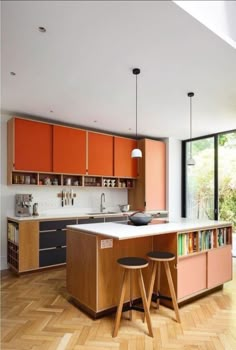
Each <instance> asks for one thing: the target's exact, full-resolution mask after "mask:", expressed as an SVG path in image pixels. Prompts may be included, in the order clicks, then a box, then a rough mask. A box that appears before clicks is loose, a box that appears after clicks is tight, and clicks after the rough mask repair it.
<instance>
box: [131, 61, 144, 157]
mask: <svg viewBox="0 0 236 350" xmlns="http://www.w3.org/2000/svg"><path fill="white" fill-rule="evenodd" d="M133 74H134V75H135V76H136V140H137V124H138V111H137V110H138V108H137V106H138V78H137V76H138V74H140V69H139V68H134V69H133ZM131 157H132V158H142V151H141V150H140V149H139V148H134V149H133V150H132V152H131Z"/></svg>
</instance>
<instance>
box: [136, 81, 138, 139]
mask: <svg viewBox="0 0 236 350" xmlns="http://www.w3.org/2000/svg"><path fill="white" fill-rule="evenodd" d="M137 130H138V77H137V75H136V140H137V135H138V133H137Z"/></svg>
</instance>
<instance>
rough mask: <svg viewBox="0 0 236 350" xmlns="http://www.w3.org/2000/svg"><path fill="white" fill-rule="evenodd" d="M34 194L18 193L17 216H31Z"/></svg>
mask: <svg viewBox="0 0 236 350" xmlns="http://www.w3.org/2000/svg"><path fill="white" fill-rule="evenodd" d="M32 199H33V196H32V194H16V202H15V214H16V216H21V217H23V216H31V210H30V207H31V204H30V203H31V202H32Z"/></svg>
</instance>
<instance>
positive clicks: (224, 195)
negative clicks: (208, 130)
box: [218, 131, 236, 229]
mask: <svg viewBox="0 0 236 350" xmlns="http://www.w3.org/2000/svg"><path fill="white" fill-rule="evenodd" d="M218 150H219V151H218V166H219V171H218V179H219V220H227V221H231V222H233V225H234V229H236V131H235V132H232V133H227V134H221V135H219V137H218Z"/></svg>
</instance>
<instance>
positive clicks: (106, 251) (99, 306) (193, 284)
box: [67, 225, 232, 319]
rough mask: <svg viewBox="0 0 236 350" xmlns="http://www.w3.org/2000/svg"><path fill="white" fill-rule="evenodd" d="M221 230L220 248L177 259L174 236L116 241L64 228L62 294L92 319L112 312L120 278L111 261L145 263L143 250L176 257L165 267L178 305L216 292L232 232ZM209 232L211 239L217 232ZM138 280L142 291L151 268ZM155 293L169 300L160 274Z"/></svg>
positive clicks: (227, 271) (227, 264) (228, 264)
mask: <svg viewBox="0 0 236 350" xmlns="http://www.w3.org/2000/svg"><path fill="white" fill-rule="evenodd" d="M87 226H90V225H87ZM158 226H159V227H160V226H161V225H158ZM226 229H227V231H226V232H227V235H226V236H225V243H224V244H223V245H222V246H218V247H216V246H215V247H212V248H211V249H204V250H201V251H200V249H199V248H198V251H197V252H192V253H191V254H186V255H185V256H180V255H178V252H179V251H178V236H179V234H180V232H171V233H165V234H157V235H152V236H151V235H149V236H146V237H139V238H130V239H121V240H119V239H114V238H110V237H108V236H105V235H104V236H103V235H101V234H95V233H94V232H85V230H83V231H82V230H80V229H79V228H73V226H70V227H69V228H68V229H67V290H68V292H69V294H70V295H71V297H72V301H73V303H74V304H75V305H76V306H78V307H79V308H80V309H81V310H83V311H84V312H86V313H87V314H88V315H90V316H91V317H92V318H94V319H96V318H99V317H102V316H104V315H107V314H109V313H113V312H115V311H116V307H117V305H118V302H119V296H120V289H121V284H122V276H123V270H122V269H121V268H120V266H119V265H118V264H117V259H118V258H121V257H125V256H138V257H143V258H147V255H146V254H147V253H148V252H149V251H152V250H159V251H168V252H171V253H173V254H175V256H176V258H175V260H173V261H171V262H170V268H171V274H172V278H173V283H174V288H175V292H176V295H177V302H178V304H179V306H181V305H182V304H184V303H186V302H189V301H191V300H193V299H196V298H197V297H199V296H202V295H204V294H206V293H209V292H210V291H214V290H216V288H217V289H219V288H222V285H223V283H225V282H227V281H229V280H231V279H232V254H231V249H232V246H231V242H232V227H231V226H227V227H226ZM211 230H212V232H213V233H214V235H215V236H217V232H218V231H217V230H218V228H217V227H214V228H211ZM181 234H183V233H182V232H181ZM186 234H187V233H186ZM193 271H194V273H193ZM216 271H217V273H216ZM162 272H163V271H162ZM143 277H144V284H145V288H146V290H148V286H149V281H150V277H151V264H149V266H148V267H147V268H145V269H143ZM132 279H133V281H132V294H133V300H137V302H139V301H141V296H140V293H139V288H138V281H137V276H136V275H135V273H134V274H133V276H132ZM160 293H161V294H162V295H165V296H168V297H170V292H169V289H168V283H167V280H166V276H165V274H164V272H163V273H161V290H160ZM128 301H129V290H128V291H126V295H125V302H128ZM161 303H162V304H164V305H166V306H170V307H172V305H171V303H170V302H169V301H167V300H161Z"/></svg>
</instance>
